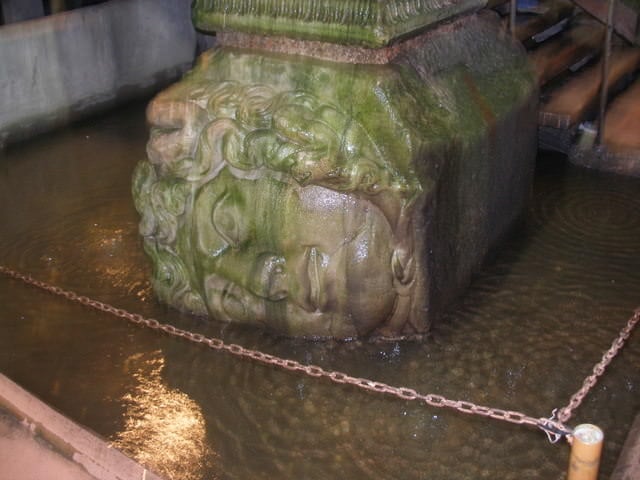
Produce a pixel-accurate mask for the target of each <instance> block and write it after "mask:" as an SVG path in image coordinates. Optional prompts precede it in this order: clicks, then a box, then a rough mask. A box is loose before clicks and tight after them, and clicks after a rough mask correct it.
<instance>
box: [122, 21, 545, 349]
mask: <svg viewBox="0 0 640 480" xmlns="http://www.w3.org/2000/svg"><path fill="white" fill-rule="evenodd" d="M401 51H402V53H400V54H399V55H398V56H396V57H395V58H394V59H392V61H391V62H390V63H388V64H386V65H364V64H349V63H337V62H327V61H322V60H318V59H314V58H310V57H309V58H306V59H305V58H304V57H300V56H287V55H282V54H268V53H265V52H254V51H250V50H245V49H237V48H230V47H223V48H220V49H217V50H214V51H212V52H210V53H208V54H206V55H204V56H203V57H202V58H201V61H200V63H199V65H198V66H197V68H196V69H194V70H193V71H192V72H191V73H190V74H189V75H187V76H186V77H185V78H184V79H183V80H182V81H181V82H179V83H178V84H176V85H174V86H172V87H171V88H170V89H168V90H166V91H165V92H163V93H161V94H160V95H159V96H158V97H156V99H155V100H154V101H153V102H152V103H151V105H150V106H149V109H148V119H149V122H150V124H151V126H152V131H151V138H150V140H149V144H148V148H147V151H148V157H149V158H148V160H146V161H143V162H141V163H140V164H139V166H138V167H137V170H136V173H135V176H134V185H133V193H134V198H135V201H136V207H137V209H138V211H139V212H140V213H141V215H142V220H141V224H140V232H141V234H142V235H143V237H144V244H145V249H146V251H147V253H148V254H149V255H150V256H151V258H152V259H153V261H154V265H155V272H154V279H153V283H154V287H155V290H156V292H157V293H158V295H159V297H160V299H161V300H163V301H165V302H167V303H169V304H171V305H174V306H176V307H177V308H180V309H183V310H187V311H191V312H195V313H199V314H206V313H208V314H210V315H211V316H212V317H214V318H216V319H219V320H226V321H236V322H242V323H252V324H259V325H263V326H267V327H269V328H271V329H273V330H275V331H277V332H280V333H283V334H286V335H302V336H308V337H335V338H350V337H356V336H367V335H373V336H384V337H398V336H413V335H420V334H422V333H425V332H426V331H427V330H428V327H429V324H430V322H431V321H432V320H433V319H434V318H437V316H438V315H440V313H441V312H442V309H443V308H444V307H445V306H446V304H447V303H448V302H450V301H451V299H452V298H453V297H454V296H455V295H456V294H457V293H458V292H459V291H460V289H461V288H462V287H464V286H465V285H466V283H467V282H468V281H469V278H470V276H471V273H472V272H473V270H474V269H475V268H477V267H478V265H479V264H480V263H481V262H482V260H483V258H484V256H485V254H486V253H487V251H488V249H489V248H490V246H492V245H494V244H495V242H496V241H497V240H498V239H499V238H500V237H501V236H502V235H503V234H504V233H505V231H506V230H507V229H508V227H509V226H510V225H511V224H512V223H513V221H514V219H515V218H516V217H517V216H518V215H519V213H520V211H521V210H522V207H523V206H524V203H525V202H526V199H527V197H528V193H529V186H530V180H531V175H532V171H533V162H534V156H535V132H536V109H535V107H536V98H537V96H536V87H535V82H534V79H533V75H532V72H531V70H530V68H529V66H528V64H527V62H526V58H525V56H524V54H523V52H522V51H521V50H520V47H519V45H516V44H515V43H513V41H512V40H511V39H510V38H509V37H508V36H506V35H505V34H504V33H502V32H501V31H500V30H499V24H498V22H497V19H496V18H494V17H491V16H484V15H483V16H471V17H468V18H465V19H461V20H459V21H457V22H455V23H452V24H449V25H447V26H445V27H442V28H440V29H437V30H434V31H433V32H431V33H430V34H429V35H427V36H425V37H423V38H422V40H421V41H420V42H417V43H415V44H412V46H411V47H410V48H407V49H403V50H401Z"/></svg>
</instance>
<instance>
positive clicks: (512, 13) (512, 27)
mask: <svg viewBox="0 0 640 480" xmlns="http://www.w3.org/2000/svg"><path fill="white" fill-rule="evenodd" d="M517 11H518V0H511V4H510V7H509V31H510V32H511V35H512V36H513V38H515V37H516V12H517Z"/></svg>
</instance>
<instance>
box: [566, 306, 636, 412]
mask: <svg viewBox="0 0 640 480" xmlns="http://www.w3.org/2000/svg"><path fill="white" fill-rule="evenodd" d="M639 321H640V308H638V309H636V311H635V312H634V313H633V316H632V317H631V318H630V319H629V320H628V321H627V324H626V325H625V327H624V328H623V329H622V330H621V331H620V334H619V335H618V337H617V338H616V339H615V340H614V341H613V343H612V344H611V347H610V348H609V350H607V351H606V352H605V353H604V355H603V356H602V359H601V360H600V361H599V362H598V363H597V364H596V365H595V366H594V367H593V370H592V373H591V375H589V376H588V377H587V378H585V379H584V382H583V383H582V387H580V390H578V391H577V392H576V393H574V394H573V395H572V397H571V399H570V400H569V403H568V404H567V405H566V406H564V407H562V408H561V409H560V410H558V413H557V415H556V418H557V419H558V420H559V421H560V422H562V423H566V422H567V421H569V419H570V418H571V415H573V412H574V410H575V409H576V408H578V407H579V406H580V404H581V403H582V401H583V400H584V398H585V397H586V396H587V394H588V393H589V392H590V391H591V389H592V388H593V387H594V386H595V385H596V383H597V382H598V379H599V378H600V377H601V376H602V374H603V373H604V371H605V369H606V368H607V366H608V365H609V364H610V363H611V361H612V360H613V359H614V358H615V356H616V355H618V353H619V352H620V350H621V349H622V347H624V344H625V342H626V341H627V339H628V338H629V337H630V336H631V332H632V331H633V329H634V328H635V326H636V325H637V324H638V322H639Z"/></svg>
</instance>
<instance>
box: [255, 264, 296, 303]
mask: <svg viewBox="0 0 640 480" xmlns="http://www.w3.org/2000/svg"><path fill="white" fill-rule="evenodd" d="M250 285H251V287H250V288H251V290H252V291H253V293H254V294H256V295H258V296H259V297H262V298H266V299H268V300H271V301H278V300H283V299H284V298H286V297H287V295H288V294H289V291H288V287H287V271H286V261H285V259H284V257H280V256H278V255H274V254H271V253H265V254H262V255H259V256H258V259H257V261H256V263H255V268H254V269H253V272H252V275H251V279H250Z"/></svg>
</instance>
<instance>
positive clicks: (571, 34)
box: [529, 21, 605, 85]
mask: <svg viewBox="0 0 640 480" xmlns="http://www.w3.org/2000/svg"><path fill="white" fill-rule="evenodd" d="M604 33H605V28H604V27H603V26H602V25H600V24H599V23H597V22H595V21H593V22H580V23H579V24H578V25H576V26H575V27H572V28H571V29H570V30H568V31H566V32H564V33H562V34H560V35H559V36H557V37H555V38H554V39H552V40H549V41H547V42H545V43H544V44H543V45H541V46H540V47H538V48H537V49H535V50H533V51H532V52H531V53H530V54H529V59H530V60H531V62H532V64H533V67H534V69H535V71H536V74H537V77H538V84H539V85H544V84H545V83H547V82H548V81H549V80H551V79H552V78H555V77H556V76H558V75H560V74H561V73H562V72H564V71H565V70H567V69H568V68H569V67H570V66H571V65H573V64H575V63H576V62H578V61H579V60H581V59H582V58H584V57H585V56H586V55H588V54H590V53H597V52H598V51H599V50H600V48H601V47H602V40H603V38H604Z"/></svg>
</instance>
